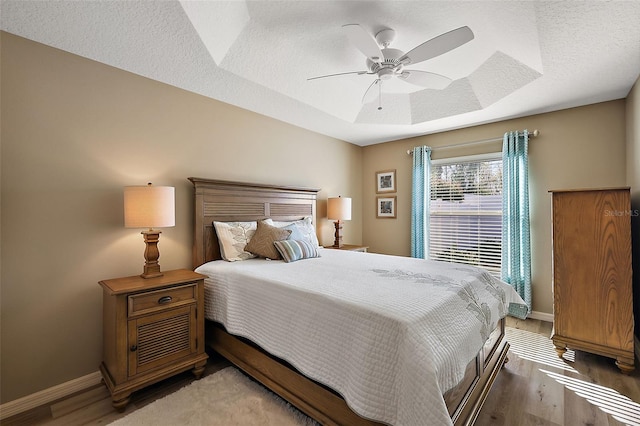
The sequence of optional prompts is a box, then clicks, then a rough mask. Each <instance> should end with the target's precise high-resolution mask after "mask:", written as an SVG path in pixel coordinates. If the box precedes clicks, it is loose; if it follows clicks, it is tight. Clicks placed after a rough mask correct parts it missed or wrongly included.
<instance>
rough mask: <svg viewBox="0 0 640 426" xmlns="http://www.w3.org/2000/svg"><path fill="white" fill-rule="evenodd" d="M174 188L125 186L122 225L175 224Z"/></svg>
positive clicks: (145, 226)
mask: <svg viewBox="0 0 640 426" xmlns="http://www.w3.org/2000/svg"><path fill="white" fill-rule="evenodd" d="M175 224H176V209H175V188H174V187H172V186H153V185H151V184H148V185H145V186H125V188H124V226H125V227H126V228H153V227H158V228H162V227H166V226H175Z"/></svg>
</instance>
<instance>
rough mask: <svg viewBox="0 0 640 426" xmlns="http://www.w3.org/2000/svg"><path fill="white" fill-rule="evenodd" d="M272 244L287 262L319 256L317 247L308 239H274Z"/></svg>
mask: <svg viewBox="0 0 640 426" xmlns="http://www.w3.org/2000/svg"><path fill="white" fill-rule="evenodd" d="M273 245H274V246H276V249H277V250H278V252H279V253H280V255H281V256H282V259H283V260H284V261H285V262H287V263H289V262H295V261H296V260H300V259H309V258H311V257H320V254H319V253H318V249H317V248H316V247H314V246H313V244H311V243H309V242H308V241H301V240H282V241H274V243H273Z"/></svg>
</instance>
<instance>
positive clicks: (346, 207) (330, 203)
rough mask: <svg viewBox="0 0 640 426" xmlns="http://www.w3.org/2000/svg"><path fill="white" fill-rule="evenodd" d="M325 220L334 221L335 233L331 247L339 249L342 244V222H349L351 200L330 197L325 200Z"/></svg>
mask: <svg viewBox="0 0 640 426" xmlns="http://www.w3.org/2000/svg"><path fill="white" fill-rule="evenodd" d="M327 218H328V219H329V220H335V226H336V233H335V237H336V239H335V241H334V242H333V246H334V247H337V248H340V247H342V246H343V245H344V244H343V243H342V235H341V231H342V222H341V221H343V220H351V198H346V197H332V198H329V199H328V200H327Z"/></svg>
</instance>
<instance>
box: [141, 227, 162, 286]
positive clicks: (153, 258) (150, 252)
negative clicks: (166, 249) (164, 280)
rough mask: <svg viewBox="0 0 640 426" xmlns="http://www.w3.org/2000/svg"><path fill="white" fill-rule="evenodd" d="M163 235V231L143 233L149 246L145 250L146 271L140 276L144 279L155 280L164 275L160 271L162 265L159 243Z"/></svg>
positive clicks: (151, 230)
mask: <svg viewBox="0 0 640 426" xmlns="http://www.w3.org/2000/svg"><path fill="white" fill-rule="evenodd" d="M161 233H162V231H156V230H153V229H149V230H148V231H142V232H141V234H142V235H144V242H145V244H146V245H147V246H146V248H145V250H144V259H145V262H144V269H143V271H142V274H140V276H141V277H142V278H155V277H161V276H162V275H164V274H163V273H162V272H161V271H160V264H159V263H158V258H159V257H160V252H159V251H158V241H159V240H160V234H161Z"/></svg>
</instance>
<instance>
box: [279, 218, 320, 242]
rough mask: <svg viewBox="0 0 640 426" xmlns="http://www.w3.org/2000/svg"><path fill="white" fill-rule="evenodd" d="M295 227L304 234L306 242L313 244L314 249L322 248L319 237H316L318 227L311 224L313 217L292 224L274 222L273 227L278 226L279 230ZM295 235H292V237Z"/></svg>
mask: <svg viewBox="0 0 640 426" xmlns="http://www.w3.org/2000/svg"><path fill="white" fill-rule="evenodd" d="M289 225H295V226H296V227H297V228H298V231H299V232H300V233H301V234H302V236H303V238H304V240H303V241H307V242H308V243H309V244H311V245H312V246H313V247H320V243H319V242H318V236H317V235H316V227H315V226H313V222H311V217H305V218H304V219H301V220H295V221H292V222H278V221H275V220H274V221H273V226H277V227H278V228H284V227H285V226H289ZM293 235H294V234H293V233H292V236H293Z"/></svg>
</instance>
